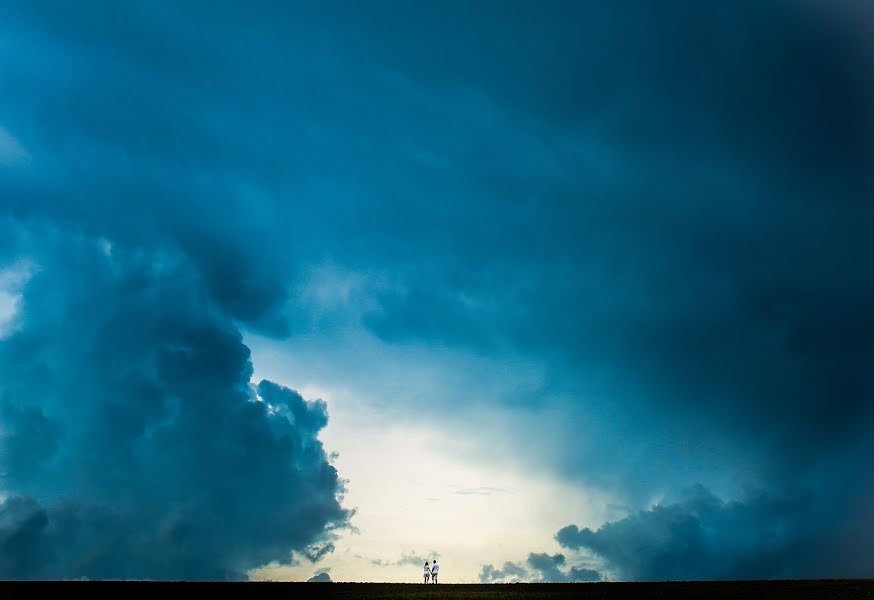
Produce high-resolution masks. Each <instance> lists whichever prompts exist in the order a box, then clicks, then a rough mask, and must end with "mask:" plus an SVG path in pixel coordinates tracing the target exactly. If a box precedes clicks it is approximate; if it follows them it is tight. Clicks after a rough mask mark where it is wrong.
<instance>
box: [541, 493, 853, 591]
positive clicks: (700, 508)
mask: <svg viewBox="0 0 874 600" xmlns="http://www.w3.org/2000/svg"><path fill="white" fill-rule="evenodd" d="M811 501H812V499H811V498H804V497H801V498H799V497H793V498H788V499H782V500H780V499H775V498H772V497H769V496H767V495H765V494H761V493H760V494H754V495H751V496H750V497H749V498H745V499H743V500H740V501H732V502H724V501H722V500H721V499H719V498H717V497H716V496H714V495H713V494H712V493H711V492H709V491H708V490H707V489H705V488H703V487H701V486H698V487H696V488H694V489H692V490H691V491H690V493H689V494H688V497H687V498H686V499H684V500H682V501H680V502H676V503H661V504H657V505H655V506H653V507H652V508H651V509H649V510H645V511H640V512H637V513H634V514H632V515H629V516H628V517H626V518H624V519H622V520H619V521H615V522H612V523H606V524H604V525H603V526H602V527H600V528H599V529H598V530H597V531H593V530H591V529H589V528H584V529H582V530H581V529H579V528H578V527H577V526H575V525H569V526H567V527H565V528H563V529H561V530H559V531H558V533H557V534H556V536H555V537H556V540H557V541H558V542H559V544H561V545H562V546H564V547H566V548H574V549H580V548H582V549H586V550H589V551H591V552H593V553H594V554H596V555H598V556H600V557H603V558H604V559H605V560H606V561H607V563H608V564H609V565H610V566H611V567H612V568H613V569H614V570H615V571H616V572H617V574H618V576H619V577H620V578H622V579H631V580H682V579H750V578H752V579H768V578H794V577H814V576H817V575H820V576H821V575H823V574H825V573H831V574H832V576H863V575H864V573H865V571H864V570H858V567H855V566H851V565H848V564H847V563H845V562H844V561H845V559H846V555H847V554H850V553H853V552H854V551H855V549H850V548H846V547H844V548H836V550H838V553H836V554H824V553H823V552H822V549H821V548H817V547H816V544H817V543H822V542H823V536H822V528H823V526H824V524H825V523H824V522H823V520H822V519H823V515H816V513H814V512H812V511H811V507H810V504H811ZM825 518H827V519H835V515H825ZM844 545H846V540H844ZM860 550H861V549H860Z"/></svg>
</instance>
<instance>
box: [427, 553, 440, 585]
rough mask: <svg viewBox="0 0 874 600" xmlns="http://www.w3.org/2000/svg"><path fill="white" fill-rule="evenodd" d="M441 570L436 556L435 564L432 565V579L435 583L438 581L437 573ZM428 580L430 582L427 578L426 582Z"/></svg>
mask: <svg viewBox="0 0 874 600" xmlns="http://www.w3.org/2000/svg"><path fill="white" fill-rule="evenodd" d="M425 565H426V566H427V565H428V563H425ZM439 572H440V565H438V564H437V559H436V558H435V559H434V566H433V567H431V581H432V582H433V583H437V573H439ZM427 582H428V580H427V579H426V580H425V583H427Z"/></svg>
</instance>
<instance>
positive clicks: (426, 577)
mask: <svg viewBox="0 0 874 600" xmlns="http://www.w3.org/2000/svg"><path fill="white" fill-rule="evenodd" d="M429 577H431V569H429V568H428V561H427V560H426V561H425V583H428V578H429Z"/></svg>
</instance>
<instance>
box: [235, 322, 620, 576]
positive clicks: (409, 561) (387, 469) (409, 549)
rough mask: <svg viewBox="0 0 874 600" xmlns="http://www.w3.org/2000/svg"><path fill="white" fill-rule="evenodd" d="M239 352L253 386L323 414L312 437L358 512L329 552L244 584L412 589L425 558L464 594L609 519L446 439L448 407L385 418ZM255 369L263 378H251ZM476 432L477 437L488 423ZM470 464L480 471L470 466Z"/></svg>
mask: <svg viewBox="0 0 874 600" xmlns="http://www.w3.org/2000/svg"><path fill="white" fill-rule="evenodd" d="M260 342H263V340H260ZM247 343H248V344H251V345H252V347H253V359H254V360H253V362H254V364H255V368H256V377H255V379H256V380H257V379H260V378H261V377H262V376H264V377H269V378H270V379H272V380H275V381H277V382H280V383H282V384H283V385H288V386H290V387H296V388H297V390H298V391H299V392H300V393H301V394H302V395H303V396H304V398H306V399H308V400H313V399H315V398H321V399H322V400H325V401H326V402H327V403H328V411H329V414H330V420H329V423H328V426H327V428H326V429H325V430H324V431H323V432H322V435H321V436H320V438H321V439H322V441H323V442H324V444H325V448H326V450H327V451H328V452H329V453H330V452H337V453H338V456H337V457H336V458H335V460H334V465H335V466H336V467H337V469H338V470H339V472H340V473H341V476H342V477H343V478H344V479H347V480H348V483H347V494H346V499H345V503H344V504H345V505H346V506H347V507H350V508H352V507H354V508H356V509H357V511H358V512H357V513H356V515H355V516H354V517H353V519H352V525H353V526H354V527H355V528H356V530H357V531H354V532H343V533H342V534H341V535H340V538H339V539H338V540H336V541H335V544H336V549H335V551H334V552H333V553H332V554H330V555H328V556H327V557H325V558H324V559H322V560H321V561H320V562H319V563H316V564H312V563H310V562H309V561H307V560H306V559H301V560H300V564H298V565H295V566H292V567H280V566H276V565H273V566H268V567H266V568H263V569H258V570H256V571H254V572H252V573H250V575H251V576H252V577H253V578H256V579H273V580H284V579H288V580H305V579H307V578H309V577H310V576H311V575H313V574H314V573H316V572H321V571H325V570H328V571H329V572H330V574H331V577H332V578H333V579H334V580H335V581H401V582H417V581H418V580H419V578H420V577H421V573H420V572H421V570H422V568H421V567H422V565H421V564H418V563H417V562H416V561H414V560H413V558H414V557H417V558H420V559H421V562H424V561H425V560H433V558H434V557H433V556H430V554H433V553H436V554H437V557H438V558H439V560H440V563H441V569H442V574H443V576H444V578H445V579H444V580H445V581H452V582H468V583H473V582H476V581H478V578H477V577H478V574H479V570H480V568H481V566H482V565H483V564H485V563H495V564H502V563H503V562H504V561H512V560H518V559H519V558H520V557H524V556H525V555H527V553H528V552H530V551H532V550H533V549H536V550H537V551H543V552H550V553H555V552H560V551H562V550H561V549H560V548H559V546H558V544H557V543H556V542H555V541H554V540H553V539H551V537H550V535H549V533H547V534H546V535H544V532H554V531H557V530H558V529H559V528H561V527H563V526H564V525H567V524H568V523H571V522H585V523H590V524H592V525H593V526H597V525H599V524H600V523H602V522H603V521H604V520H605V519H607V518H611V517H616V516H617V513H616V508H615V506H614V505H613V504H612V503H611V499H609V498H607V497H605V496H603V495H602V494H598V493H596V492H593V491H591V490H586V489H584V488H583V487H582V486H580V485H575V484H574V483H573V482H567V481H560V480H559V479H558V478H556V477H554V476H553V475H552V474H550V473H536V472H535V473H532V472H530V471H528V470H526V468H525V467H526V465H522V464H518V463H515V462H514V459H513V457H508V459H507V461H505V462H495V461H494V458H493V454H491V453H487V452H484V451H483V450H485V449H484V448H483V447H482V446H483V445H484V444H487V443H488V438H487V437H483V438H479V437H477V436H475V435H472V434H471V432H472V431H476V429H477V428H476V426H475V425H476V424H475V423H474V424H472V425H474V427H471V428H465V429H463V430H459V429H456V423H457V419H456V418H454V417H457V415H452V414H448V413H446V412H445V410H450V411H453V410H458V409H457V408H453V407H452V406H453V405H451V404H447V405H446V406H447V407H449V408H445V409H444V408H441V406H443V405H442V404H441V403H435V402H433V401H427V402H426V401H423V402H422V403H421V404H420V405H419V406H418V407H413V409H412V410H411V411H410V410H408V411H404V412H403V413H399V412H398V411H396V410H393V411H391V412H389V411H388V410H387V409H386V408H385V407H384V406H382V405H381V404H379V403H376V402H373V401H372V400H371V399H369V398H368V397H367V395H366V394H364V393H357V392H356V391H353V390H351V389H348V388H333V387H331V384H330V383H329V382H328V381H327V380H326V381H314V380H311V379H307V378H306V376H305V375H304V374H302V373H298V371H297V370H298V368H300V366H299V364H298V363H297V361H295V360H293V359H291V358H290V356H293V352H290V353H289V354H288V355H285V356H286V357H287V362H285V365H286V367H287V373H286V375H285V377H283V376H282V374H281V373H280V372H279V371H280V370H281V369H282V364H283V361H282V359H281V358H280V356H281V355H282V353H281V352H280V353H279V354H277V353H276V352H277V351H276V348H275V347H274V349H273V352H272V353H271V352H270V351H267V350H266V348H264V346H262V345H261V343H259V340H258V339H256V338H250V339H249V340H247ZM374 343H377V342H374ZM259 348H264V354H261V353H259ZM268 357H269V358H268ZM261 365H266V369H267V370H268V371H269V372H267V373H265V372H261V370H260V366H261ZM411 377H412V376H411ZM295 382H300V383H299V384H298V385H297V386H295ZM374 385H375V386H376V383H375V384H374ZM458 392H459V390H452V389H449V388H445V392H444V393H446V394H453V393H458ZM408 408H409V407H408ZM470 414H471V418H478V419H483V418H487V415H482V414H479V416H474V415H475V414H476V413H475V412H474V411H471V413H470ZM481 426H482V428H483V429H488V427H489V423H485V422H483V423H481ZM478 455H479V456H481V457H483V458H482V460H480V461H478V460H476V459H472V457H476V456H478ZM559 499H560V500H559ZM564 552H565V553H567V551H566V550H565V551H564Z"/></svg>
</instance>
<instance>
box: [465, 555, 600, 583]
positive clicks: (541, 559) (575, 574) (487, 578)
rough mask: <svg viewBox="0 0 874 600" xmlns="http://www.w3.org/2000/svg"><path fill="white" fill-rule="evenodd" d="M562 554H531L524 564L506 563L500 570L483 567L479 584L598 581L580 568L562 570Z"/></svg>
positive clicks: (594, 574)
mask: <svg viewBox="0 0 874 600" xmlns="http://www.w3.org/2000/svg"><path fill="white" fill-rule="evenodd" d="M564 565H565V556H564V554H547V553H546V552H532V553H530V554H529V555H528V559H527V560H526V561H525V564H524V565H523V564H519V563H514V562H510V561H507V562H505V563H504V565H503V566H502V567H500V568H495V567H493V566H492V565H483V566H482V569H481V570H480V574H479V580H480V583H513V582H523V581H525V582H551V583H567V582H575V581H600V580H601V574H600V573H599V572H598V571H596V570H594V569H588V568H586V567H582V566H572V567H570V568H569V569H564Z"/></svg>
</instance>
